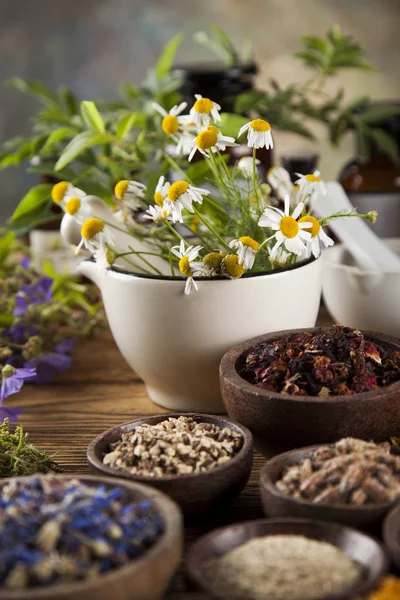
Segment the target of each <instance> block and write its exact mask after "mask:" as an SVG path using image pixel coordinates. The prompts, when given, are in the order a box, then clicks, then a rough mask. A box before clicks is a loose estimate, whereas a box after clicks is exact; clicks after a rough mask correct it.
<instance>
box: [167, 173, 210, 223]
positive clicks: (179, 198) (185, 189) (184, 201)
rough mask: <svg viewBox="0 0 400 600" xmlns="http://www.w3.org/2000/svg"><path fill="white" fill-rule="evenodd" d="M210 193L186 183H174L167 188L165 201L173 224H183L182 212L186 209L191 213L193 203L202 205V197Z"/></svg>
mask: <svg viewBox="0 0 400 600" xmlns="http://www.w3.org/2000/svg"><path fill="white" fill-rule="evenodd" d="M210 193H211V192H210V191H209V190H205V189H203V188H198V187H194V186H193V185H191V184H190V183H188V182H187V181H175V183H173V184H172V185H171V186H170V187H169V188H168V194H167V200H166V202H167V203H168V206H169V208H170V209H171V213H172V220H173V222H174V223H176V221H179V222H180V223H183V217H182V210H183V209H184V208H187V210H188V211H190V212H194V211H193V202H198V203H199V204H202V202H203V195H204V196H208V194H210Z"/></svg>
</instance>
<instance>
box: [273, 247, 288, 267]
mask: <svg viewBox="0 0 400 600" xmlns="http://www.w3.org/2000/svg"><path fill="white" fill-rule="evenodd" d="M268 254H269V262H270V263H271V265H274V266H277V267H283V266H285V265H286V263H287V260H288V258H289V256H290V254H289V252H286V251H285V250H284V249H283V248H282V247H280V248H278V250H277V251H276V252H275V253H274V254H273V253H272V250H271V248H268Z"/></svg>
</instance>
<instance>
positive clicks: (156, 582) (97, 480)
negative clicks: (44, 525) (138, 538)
mask: <svg viewBox="0 0 400 600" xmlns="http://www.w3.org/2000/svg"><path fill="white" fill-rule="evenodd" d="M36 477H37V476H36V475H35V476H30V477H13V478H12V479H11V478H9V479H3V480H2V481H1V482H0V487H1V488H2V487H4V486H5V485H6V484H7V483H9V482H10V481H17V482H18V481H29V480H31V479H35V478H36ZM52 477H56V478H57V479H62V480H69V479H75V478H76V479H79V481H82V482H83V483H85V484H87V485H90V486H97V485H105V486H107V487H109V488H110V487H115V486H118V487H120V488H123V489H124V490H126V491H127V493H128V494H129V496H131V497H132V500H133V501H141V500H151V502H152V503H154V505H155V507H156V510H157V511H158V513H159V515H160V516H161V518H162V519H163V521H164V524H165V531H164V533H163V534H162V536H161V537H160V539H159V540H158V541H157V542H156V543H155V544H154V546H152V547H151V548H149V550H148V551H147V552H146V553H145V554H144V555H143V556H142V557H141V558H139V559H137V560H132V561H131V562H129V563H127V564H126V565H124V566H122V567H119V568H117V569H114V570H112V571H109V572H108V573H105V574H104V575H99V576H98V577H96V578H94V579H88V580H86V581H77V582H75V583H61V584H56V585H52V586H43V587H41V588H31V589H25V590H18V591H11V590H5V589H4V588H3V589H1V590H0V600H77V599H78V598H82V600H83V599H85V600H110V598H112V600H160V598H161V597H162V595H163V592H164V591H165V589H166V588H167V586H168V584H169V581H170V579H171V578H172V576H173V574H174V572H175V570H176V569H177V568H178V566H179V562H180V558H181V554H182V550H183V525H182V515H181V512H180V510H179V508H178V506H177V505H176V504H175V502H173V501H172V500H170V499H169V498H167V496H165V495H164V494H161V493H160V492H158V491H157V490H154V489H153V488H150V487H148V486H145V485H140V484H138V483H134V482H129V481H124V480H122V479H120V480H117V479H115V478H110V477H98V476H96V477H93V476H91V475H77V476H76V477H73V476H71V475H56V476H52Z"/></svg>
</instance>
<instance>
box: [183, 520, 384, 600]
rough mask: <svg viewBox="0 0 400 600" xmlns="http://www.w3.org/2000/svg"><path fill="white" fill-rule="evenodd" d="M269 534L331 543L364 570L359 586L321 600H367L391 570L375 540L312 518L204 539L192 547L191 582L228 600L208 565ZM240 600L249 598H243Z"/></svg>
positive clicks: (235, 528) (244, 526)
mask: <svg viewBox="0 0 400 600" xmlns="http://www.w3.org/2000/svg"><path fill="white" fill-rule="evenodd" d="M267 535H302V536H305V537H307V538H310V539H313V540H320V541H324V542H328V543H330V544H333V545H334V546H336V547H337V548H339V549H340V550H342V551H343V552H344V553H345V554H347V556H350V557H351V558H352V559H353V560H355V561H357V562H358V563H359V564H360V565H361V566H362V567H364V569H365V575H364V577H363V578H362V580H361V581H360V582H359V583H358V584H356V585H355V586H353V587H352V588H350V589H348V590H346V592H345V593H343V594H340V595H335V596H332V595H330V596H329V598H327V597H325V598H320V600H354V599H355V598H358V597H360V598H363V597H364V596H365V595H366V594H367V593H369V592H370V591H371V590H373V589H375V588H376V587H377V585H378V583H379V581H380V579H381V578H382V576H383V575H384V574H385V572H386V570H387V559H386V555H385V552H384V550H383V549H382V547H381V546H380V545H379V544H378V542H376V541H375V540H374V539H373V538H371V537H369V536H367V535H365V534H363V533H361V532H359V531H357V530H356V529H351V528H350V527H343V526H342V525H337V524H336V523H325V522H323V521H314V520H311V519H269V520H261V521H247V522H245V523H239V524H237V525H230V526H229V527H222V528H220V529H215V530H214V531H212V532H211V533H209V534H208V535H205V536H204V537H202V538H200V540H198V541H197V542H196V543H195V544H194V545H193V546H192V548H191V550H190V552H189V555H188V557H187V561H186V570H187V574H188V576H189V578H190V580H191V581H192V583H194V585H196V586H197V587H199V588H200V589H202V590H203V591H205V592H206V593H207V594H208V595H209V596H211V598H225V596H221V595H219V594H216V593H215V592H214V591H213V589H212V587H211V586H210V585H209V584H208V582H207V581H206V580H205V578H204V575H203V569H204V565H205V563H206V562H207V561H209V560H211V559H212V558H216V557H218V556H221V555H222V554H225V553H226V552H229V551H230V550H233V548H236V547H237V546H241V545H242V544H244V543H245V542H247V541H248V540H250V539H253V538H256V537H263V536H267ZM232 600H234V599H233V598H232ZM240 600H245V599H244V598H242V597H241V598H240Z"/></svg>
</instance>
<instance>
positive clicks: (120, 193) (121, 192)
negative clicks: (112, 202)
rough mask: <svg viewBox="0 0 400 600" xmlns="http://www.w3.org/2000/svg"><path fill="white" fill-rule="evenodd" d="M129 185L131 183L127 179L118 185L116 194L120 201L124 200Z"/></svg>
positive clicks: (115, 190)
mask: <svg viewBox="0 0 400 600" xmlns="http://www.w3.org/2000/svg"><path fill="white" fill-rule="evenodd" d="M128 185H129V181H128V180H127V179H122V180H121V181H118V183H117V185H116V186H115V188H114V194H115V195H116V196H117V198H118V200H123V198H124V194H125V192H126V190H127V188H128Z"/></svg>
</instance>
